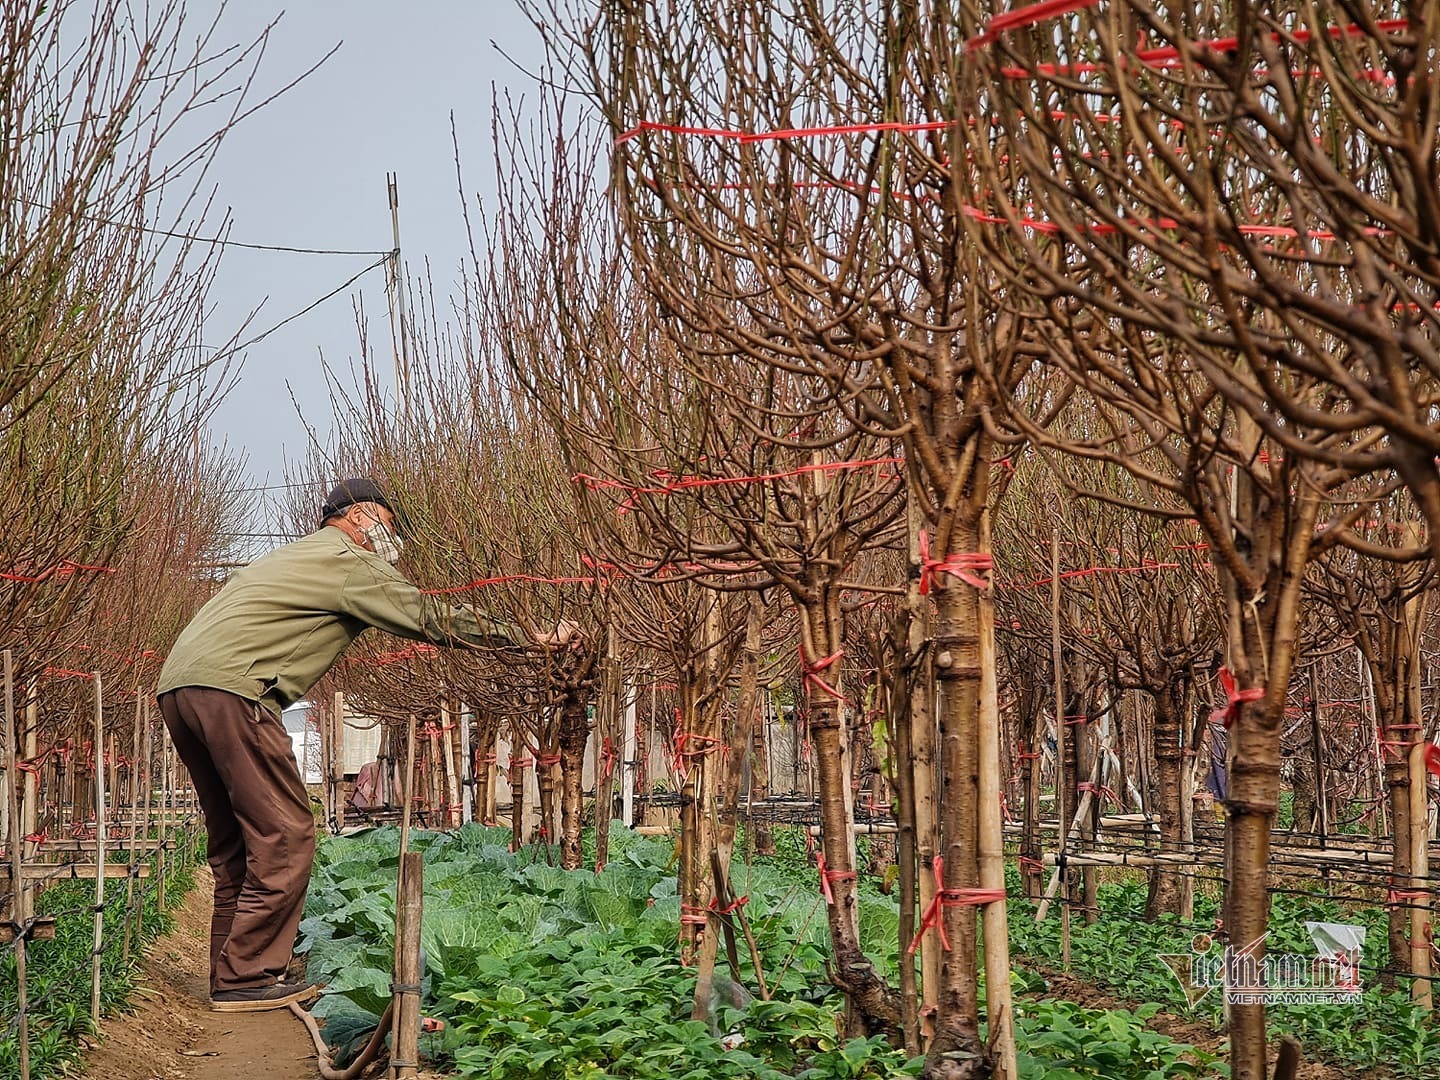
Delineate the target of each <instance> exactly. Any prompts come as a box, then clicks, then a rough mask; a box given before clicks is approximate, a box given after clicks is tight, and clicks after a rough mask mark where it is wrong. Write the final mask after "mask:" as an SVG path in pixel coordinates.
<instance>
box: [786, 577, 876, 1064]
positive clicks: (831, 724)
mask: <svg viewBox="0 0 1440 1080" xmlns="http://www.w3.org/2000/svg"><path fill="white" fill-rule="evenodd" d="M812 585H813V588H812V591H811V596H812V597H814V598H815V599H814V600H813V601H812V602H809V603H805V604H802V605H801V607H800V624H801V629H800V633H801V641H802V660H801V663H802V667H803V671H804V685H805V690H806V693H807V695H808V707H807V715H808V718H809V726H810V738H811V741H812V743H813V745H814V749H815V764H816V770H817V774H818V786H819V801H820V855H819V867H818V869H819V874H820V890H821V894H822V896H823V897H824V901H825V916H826V922H827V924H828V926H829V929H830V942H831V949H832V953H833V956H832V968H831V977H832V979H833V980H834V982H835V985H836V986H837V987H838V988H839V989H840V991H841V992H842V993H844V994H845V998H846V1001H847V1003H848V1004H849V1009H850V1011H849V1016H850V1019H851V1021H852V1022H853V1024H854V1027H855V1028H856V1029H857V1030H854V1031H850V1032H847V1034H849V1035H852V1036H863V1035H873V1034H886V1035H894V1036H897V1037H898V1036H899V1035H900V1033H901V1010H900V1000H899V996H898V995H897V994H896V993H895V992H894V991H893V990H892V989H891V988H890V987H889V986H888V985H887V984H886V982H885V979H884V977H883V976H882V975H881V974H880V973H879V972H878V971H876V969H875V965H874V963H872V962H871V960H870V958H869V957H868V956H866V955H865V950H864V948H863V947H862V946H861V943H860V920H859V912H858V910H857V906H856V905H857V904H858V902H859V892H858V890H857V888H856V872H855V847H854V835H853V831H852V826H851V819H850V813H851V810H850V799H849V795H850V774H849V769H848V767H847V758H846V754H845V718H844V715H843V713H842V707H843V705H844V697H843V691H842V689H841V680H840V662H841V658H842V642H843V640H844V622H843V617H842V615H841V611H840V596H839V590H838V589H835V588H829V587H826V586H825V585H824V584H822V583H820V582H812Z"/></svg>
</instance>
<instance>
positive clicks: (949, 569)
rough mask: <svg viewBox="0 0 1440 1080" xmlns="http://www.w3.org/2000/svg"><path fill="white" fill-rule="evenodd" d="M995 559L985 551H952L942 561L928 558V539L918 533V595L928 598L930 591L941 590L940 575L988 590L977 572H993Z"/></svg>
mask: <svg viewBox="0 0 1440 1080" xmlns="http://www.w3.org/2000/svg"><path fill="white" fill-rule="evenodd" d="M994 568H995V557H994V556H993V555H991V554H990V553H989V552H987V551H953V552H951V553H950V554H949V555H947V556H945V558H943V559H932V558H931V557H930V537H929V535H928V534H926V533H925V532H923V531H922V532H921V533H920V595H921V596H929V595H930V590H931V589H943V588H944V587H945V586H944V584H943V583H942V582H941V581H940V580H939V578H940V575H941V574H949V575H950V576H951V577H955V578H959V579H960V580H961V581H963V582H965V584H966V585H970V586H972V587H974V588H976V589H988V588H989V587H990V583H989V582H988V581H986V580H985V579H984V578H982V577H980V576H978V575H977V574H976V573H975V571H977V570H993V569H994Z"/></svg>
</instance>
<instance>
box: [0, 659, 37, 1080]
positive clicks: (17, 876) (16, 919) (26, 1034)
mask: <svg viewBox="0 0 1440 1080" xmlns="http://www.w3.org/2000/svg"><path fill="white" fill-rule="evenodd" d="M14 663H15V661H14V657H13V656H12V655H11V653H10V650H9V649H6V650H4V653H3V664H4V668H5V803H6V805H7V806H8V807H9V810H10V834H9V836H8V837H7V838H6V843H7V844H8V845H9V848H10V921H11V922H12V923H13V924H15V929H16V933H15V984H16V998H15V1016H16V1020H17V1021H18V1026H19V1032H18V1034H19V1038H20V1080H30V1017H29V1014H28V1010H29V997H28V990H29V987H28V986H27V983H26V978H25V933H26V931H27V930H28V927H27V926H26V925H25V920H26V919H27V914H26V911H25V902H24V895H25V878H24V874H23V868H24V863H25V853H24V851H23V849H22V847H21V836H22V835H23V834H22V833H21V831H20V806H19V800H18V798H17V797H16V788H17V786H18V785H17V783H16V778H17V777H18V776H19V775H20V768H19V764H20V733H19V731H18V730H16V722H17V719H18V718H17V717H16V715H15V668H14Z"/></svg>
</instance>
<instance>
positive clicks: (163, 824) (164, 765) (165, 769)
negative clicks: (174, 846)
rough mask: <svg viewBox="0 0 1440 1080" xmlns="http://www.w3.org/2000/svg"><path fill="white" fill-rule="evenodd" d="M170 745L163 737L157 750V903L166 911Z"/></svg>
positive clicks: (168, 862) (168, 861) (168, 864)
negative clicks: (158, 791) (158, 803)
mask: <svg viewBox="0 0 1440 1080" xmlns="http://www.w3.org/2000/svg"><path fill="white" fill-rule="evenodd" d="M169 751H170V743H169V740H167V739H165V738H164V737H161V738H160V740H159V745H158V746H157V747H156V748H155V757H156V758H157V759H158V761H157V764H158V765H159V766H160V823H159V828H158V829H157V833H158V835H159V837H160V853H159V854H158V855H156V856H155V870H156V872H157V874H156V876H157V877H158V878H159V880H158V881H157V882H156V887H155V901H156V903H157V904H159V905H160V910H161V911H164V910H165V909H166V906H167V904H166V895H165V871H166V870H167V869H168V868H169V866H170V851H169V846H170V752H169Z"/></svg>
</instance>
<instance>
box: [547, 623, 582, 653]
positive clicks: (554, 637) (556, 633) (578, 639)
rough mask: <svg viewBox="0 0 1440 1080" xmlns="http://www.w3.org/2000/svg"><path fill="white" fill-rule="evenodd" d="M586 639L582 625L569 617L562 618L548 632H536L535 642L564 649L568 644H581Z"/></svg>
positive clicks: (550, 647)
mask: <svg viewBox="0 0 1440 1080" xmlns="http://www.w3.org/2000/svg"><path fill="white" fill-rule="evenodd" d="M584 640H585V635H584V634H582V633H580V627H579V626H578V625H576V624H575V623H573V622H570V621H569V620H568V619H561V620H560V622H559V623H558V624H557V625H556V627H555V629H554V630H551V631H550V633H548V634H536V635H535V644H536V645H543V646H544V647H545V648H547V649H563V648H565V647H566V646H567V645H579V644H581V643H582V642H583V641H584Z"/></svg>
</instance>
